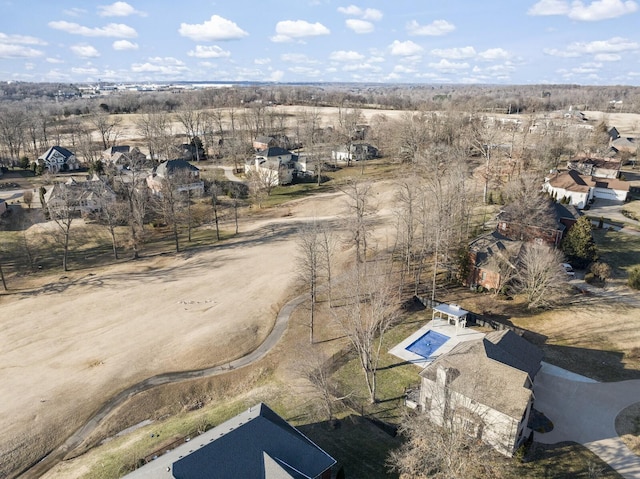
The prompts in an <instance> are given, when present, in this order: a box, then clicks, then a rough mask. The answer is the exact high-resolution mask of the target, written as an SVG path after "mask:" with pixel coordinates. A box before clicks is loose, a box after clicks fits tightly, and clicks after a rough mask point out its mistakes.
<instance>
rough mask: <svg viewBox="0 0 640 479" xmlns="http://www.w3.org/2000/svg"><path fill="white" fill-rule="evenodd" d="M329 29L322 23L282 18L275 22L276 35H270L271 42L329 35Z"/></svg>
mask: <svg viewBox="0 0 640 479" xmlns="http://www.w3.org/2000/svg"><path fill="white" fill-rule="evenodd" d="M329 33H331V32H330V30H329V29H328V28H327V27H325V26H324V25H323V24H322V23H319V22H316V23H309V22H307V21H305V20H283V21H281V22H278V23H277V24H276V35H275V36H273V37H271V41H272V42H276V43H281V42H290V41H293V40H294V39H296V38H305V37H316V36H320V35H329Z"/></svg>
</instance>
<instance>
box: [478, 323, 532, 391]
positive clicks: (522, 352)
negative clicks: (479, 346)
mask: <svg viewBox="0 0 640 479" xmlns="http://www.w3.org/2000/svg"><path fill="white" fill-rule="evenodd" d="M484 349H485V351H486V354H487V357H488V358H490V359H493V360H495V361H499V362H501V363H502V364H506V365H507V366H511V367H512V368H515V369H519V370H520V371H523V372H525V373H527V374H528V375H529V377H530V378H531V379H533V378H534V377H535V375H536V373H537V372H538V370H539V369H540V361H542V351H541V350H540V348H538V347H537V346H534V345H533V344H531V343H530V342H529V341H527V340H526V339H523V338H522V337H520V336H518V335H517V334H516V333H514V332H513V331H511V330H509V329H505V330H503V331H492V332H491V333H489V334H487V335H486V336H485V337H484Z"/></svg>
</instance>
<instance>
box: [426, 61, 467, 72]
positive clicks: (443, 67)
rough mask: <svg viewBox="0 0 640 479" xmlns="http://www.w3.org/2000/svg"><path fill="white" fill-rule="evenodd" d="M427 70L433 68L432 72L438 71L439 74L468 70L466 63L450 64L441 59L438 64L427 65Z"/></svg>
mask: <svg viewBox="0 0 640 479" xmlns="http://www.w3.org/2000/svg"><path fill="white" fill-rule="evenodd" d="M429 68H433V69H434V70H438V71H440V72H454V71H460V70H466V69H468V68H469V64H468V63H466V62H465V63H456V62H450V61H449V60H447V59H446V58H443V59H442V60H440V61H439V62H438V63H429Z"/></svg>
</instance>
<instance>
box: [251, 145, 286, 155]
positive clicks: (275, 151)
mask: <svg viewBox="0 0 640 479" xmlns="http://www.w3.org/2000/svg"><path fill="white" fill-rule="evenodd" d="M290 154H291V152H290V151H288V150H285V149H284V148H280V147H279V146H272V147H269V148H267V149H265V150H260V151H259V152H258V153H257V155H258V156H266V157H270V156H284V155H290Z"/></svg>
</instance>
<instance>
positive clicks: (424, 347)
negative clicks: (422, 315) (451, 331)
mask: <svg viewBox="0 0 640 479" xmlns="http://www.w3.org/2000/svg"><path fill="white" fill-rule="evenodd" d="M448 339H449V336H445V335H444V334H440V333H436V332H435V331H433V330H431V329H430V330H429V331H427V332H426V333H424V334H423V335H422V336H421V337H419V338H418V339H416V340H415V341H414V342H413V343H411V344H410V345H409V346H407V348H406V349H407V351H411V352H412V353H415V354H418V355H420V356H422V357H423V358H425V359H428V358H429V357H430V356H431V355H432V354H433V352H434V351H435V350H436V349H438V348H439V347H440V346H442V345H443V344H444V343H446V342H447V340H448Z"/></svg>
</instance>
